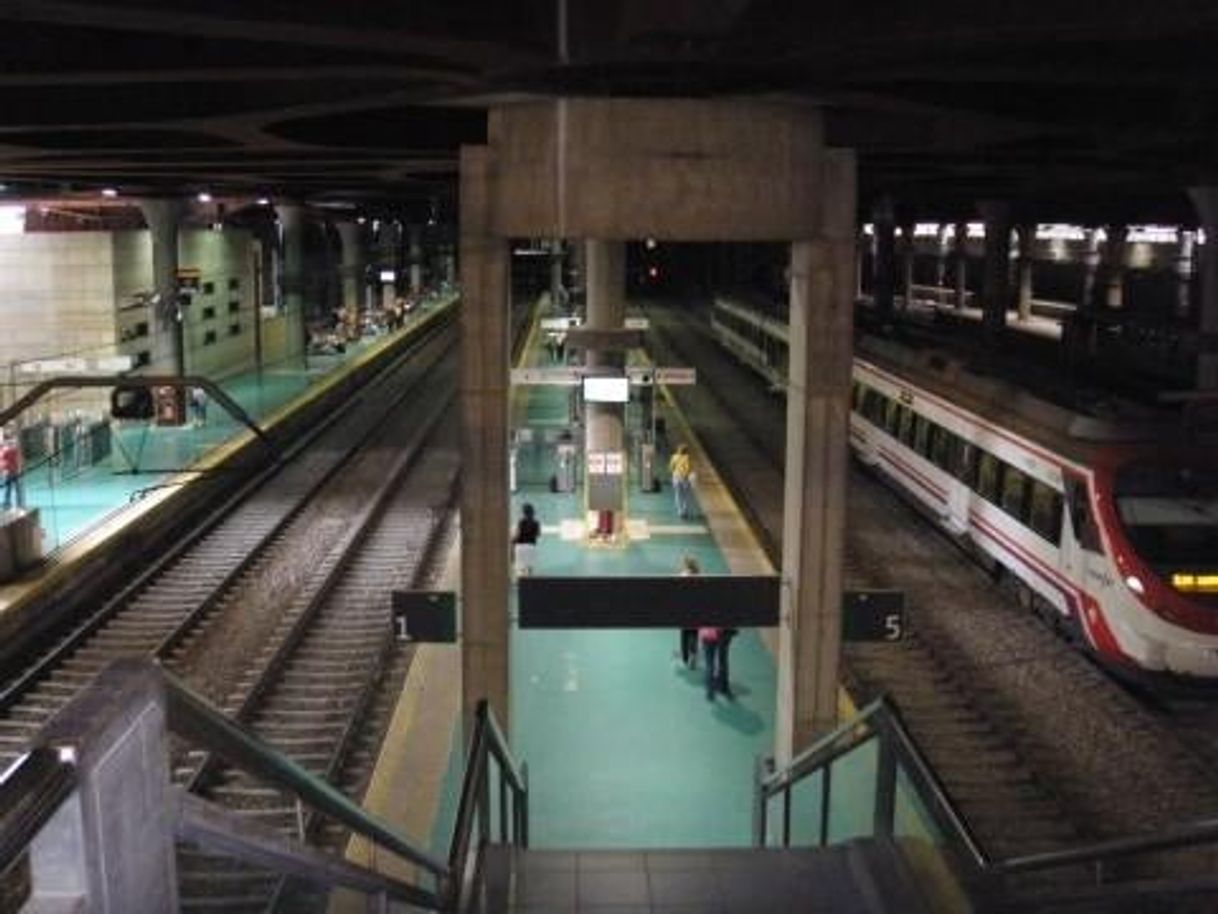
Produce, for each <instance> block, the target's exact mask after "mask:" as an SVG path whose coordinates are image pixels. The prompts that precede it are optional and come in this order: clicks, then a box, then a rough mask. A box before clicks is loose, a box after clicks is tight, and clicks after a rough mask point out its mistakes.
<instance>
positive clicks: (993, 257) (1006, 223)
mask: <svg viewBox="0 0 1218 914" xmlns="http://www.w3.org/2000/svg"><path fill="white" fill-rule="evenodd" d="M979 209H980V210H981V216H982V218H983V219H984V220H985V264H984V267H983V273H982V285H981V307H982V309H983V314H982V327H983V329H984V331H985V336H986V337H987V339H991V340H994V339H997V338H998V337H999V336H1000V335H1001V334H1002V331H1003V329H1004V328H1005V327H1006V325H1007V308H1008V306H1009V305H1010V304H1011V211H1010V207H1008V206H1007V205H1006V204H1005V203H1003V202H1001V201H997V200H987V201H985V202H983V203H982V204H981V205H980V207H979Z"/></svg>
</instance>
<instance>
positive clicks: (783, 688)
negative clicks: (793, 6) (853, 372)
mask: <svg viewBox="0 0 1218 914" xmlns="http://www.w3.org/2000/svg"><path fill="white" fill-rule="evenodd" d="M823 161H824V164H823V166H822V169H821V177H822V178H823V186H824V188H825V193H826V197H825V199H824V200H823V201H822V204H823V205H822V207H821V213H822V224H821V225H820V226H818V231H817V232H816V233H815V236H814V237H813V238H812V239H809V240H804V241H797V242H795V243H794V244H792V246H791V299H790V304H791V309H790V310H791V314H790V349H789V374H790V382H789V385H788V388H787V453H786V475H785V482H784V486H785V491H784V499H783V504H784V509H785V510H784V516H783V547H782V550H783V551H782V576H783V583H784V585H785V586H784V588H783V596H782V613H781V621H780V627H779V637H778V642H779V643H778V707H777V714H776V721H775V754H776V756H777V758H778V760H779V761H780V763H781V762H785V761H789V760H790V759H791V757H792V756H793V754H794V753H796V752H798V751H799V749H801V748H803V747H804V746H806V745H807V744H808V742H809V741H811V740H812V739H813V738H815V737H816V736H818V735H820V734H823V733H824V732H825V731H826V730H828V729H830V728H831V727H833V726H834V725H835V723H836V721H837V690H838V667H839V663H840V654H841V599H842V553H843V548H844V536H845V519H846V461H847V449H846V442H847V431H848V425H847V423H848V421H849V414H850V402H849V397H850V367H851V351H852V350H851V333H852V327H853V300H852V292H853V286H854V276H853V270H854V245H855V239H854V212H855V160H854V155H853V154H852V153H850V152H846V151H843V150H829V151H827V152H826V153H825V156H824V160H823Z"/></svg>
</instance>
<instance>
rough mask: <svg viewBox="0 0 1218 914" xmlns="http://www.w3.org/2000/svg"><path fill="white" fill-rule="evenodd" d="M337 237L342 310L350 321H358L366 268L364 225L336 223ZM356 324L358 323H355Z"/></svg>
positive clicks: (362, 299) (361, 305)
mask: <svg viewBox="0 0 1218 914" xmlns="http://www.w3.org/2000/svg"><path fill="white" fill-rule="evenodd" d="M338 237H339V240H340V241H341V242H342V255H343V256H342V271H341V272H342V284H343V305H342V307H343V311H344V312H345V313H346V315H347V320H348V321H350V322H358V320H359V312H360V309H361V308H362V307H363V301H364V273H365V270H366V269H367V259H368V256H367V251H366V249H365V244H364V227H363V226H362V225H360V224H359V223H358V222H340V223H338ZM357 326H358V324H357Z"/></svg>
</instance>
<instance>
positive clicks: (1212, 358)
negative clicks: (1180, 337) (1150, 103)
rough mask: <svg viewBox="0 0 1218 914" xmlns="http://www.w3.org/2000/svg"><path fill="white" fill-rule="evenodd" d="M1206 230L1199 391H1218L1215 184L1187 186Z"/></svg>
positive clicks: (1217, 203)
mask: <svg viewBox="0 0 1218 914" xmlns="http://www.w3.org/2000/svg"><path fill="white" fill-rule="evenodd" d="M1188 193H1189V196H1190V197H1192V200H1193V206H1194V207H1196V209H1197V214H1198V215H1199V216H1200V217H1201V224H1202V227H1203V228H1204V229H1205V244H1204V245H1202V247H1201V302H1200V307H1199V310H1198V314H1197V330H1198V341H1197V382H1196V386H1197V389H1198V390H1204V391H1213V390H1218V187H1193V188H1190V189H1189V192H1188Z"/></svg>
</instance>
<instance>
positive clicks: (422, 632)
mask: <svg viewBox="0 0 1218 914" xmlns="http://www.w3.org/2000/svg"><path fill="white" fill-rule="evenodd" d="M393 633H394V635H395V636H396V637H397V639H398V640H399V641H422V642H435V643H441V644H453V643H455V642H456V640H457V595H456V594H455V593H454V592H453V591H451V590H395V591H394V592H393Z"/></svg>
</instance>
